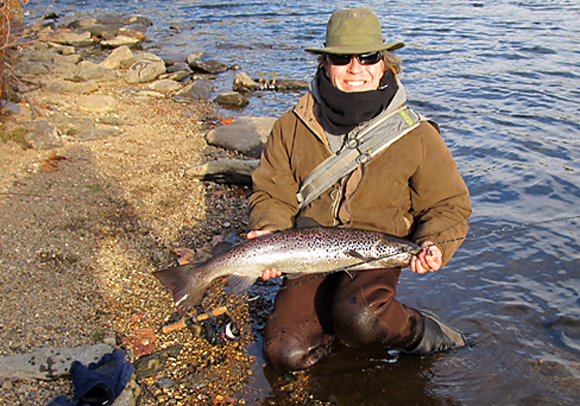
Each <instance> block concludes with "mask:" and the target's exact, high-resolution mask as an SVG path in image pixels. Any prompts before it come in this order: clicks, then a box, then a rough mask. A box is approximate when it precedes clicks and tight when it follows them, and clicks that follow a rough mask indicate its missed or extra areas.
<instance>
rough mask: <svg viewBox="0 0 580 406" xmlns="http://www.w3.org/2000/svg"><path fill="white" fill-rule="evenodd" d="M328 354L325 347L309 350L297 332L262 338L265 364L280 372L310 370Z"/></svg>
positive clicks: (289, 331)
mask: <svg viewBox="0 0 580 406" xmlns="http://www.w3.org/2000/svg"><path fill="white" fill-rule="evenodd" d="M327 354H328V348H326V346H319V347H314V348H309V346H308V345H307V343H305V342H304V341H303V339H302V338H301V337H300V336H299V335H298V334H297V332H295V331H293V330H289V329H284V331H283V332H279V333H278V334H273V335H271V336H270V337H268V338H266V337H265V338H264V345H263V355H264V360H265V361H266V363H267V364H268V365H269V366H270V367H271V368H273V369H275V370H277V371H280V372H289V371H300V370H303V369H307V368H310V367H311V366H312V365H314V364H315V363H317V362H318V361H320V359H322V358H323V357H325V356H326V355H327Z"/></svg>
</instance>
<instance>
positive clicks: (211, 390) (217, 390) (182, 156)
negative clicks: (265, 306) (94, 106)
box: [0, 77, 254, 405]
mask: <svg viewBox="0 0 580 406" xmlns="http://www.w3.org/2000/svg"><path fill="white" fill-rule="evenodd" d="M36 79H42V77H37V78H36ZM28 89H29V90H28V91H26V92H25V93H23V94H21V96H22V101H21V103H20V104H19V105H20V107H21V108H22V109H23V110H26V111H28V112H29V114H32V115H33V116H35V117H34V118H39V119H42V118H45V117H48V116H50V115H51V114H53V113H56V112H58V113H62V114H65V115H69V116H70V115H74V116H76V117H84V118H90V119H91V120H93V121H94V122H97V123H98V122H100V121H106V122H107V123H110V124H112V126H113V127H114V128H116V129H117V130H118V135H116V136H111V137H106V138H103V139H97V140H86V141H85V140H78V139H76V138H74V137H67V136H66V135H64V134H63V136H62V138H63V143H62V146H60V147H56V148H50V149H38V148H30V147H26V146H23V144H22V143H19V142H15V141H14V140H8V141H5V142H1V143H0V156H1V157H2V158H3V159H1V160H0V213H1V214H0V228H1V229H2V230H3V232H2V233H0V247H1V248H0V288H1V290H2V293H1V295H0V354H1V355H2V356H9V355H14V354H24V353H27V352H30V351H32V350H34V349H37V348H41V347H65V348H75V347H88V346H91V345H93V344H95V343H100V342H103V341H104V342H106V343H108V344H110V345H112V346H116V347H120V348H124V349H125V350H126V351H127V354H128V359H129V360H134V359H136V358H137V357H136V356H135V353H134V351H133V350H134V345H133V344H134V343H135V341H136V340H137V339H138V338H139V334H140V332H142V331H144V330H145V329H150V330H152V331H154V332H155V334H156V342H155V343H154V344H155V348H154V352H158V351H161V350H162V349H165V348H169V347H172V346H175V345H179V346H182V348H181V351H179V354H178V355H177V356H174V357H170V358H169V359H168V360H167V361H166V363H165V366H164V368H163V369H162V370H161V371H160V372H157V373H156V374H154V375H152V376H148V377H143V378H138V383H139V386H140V387H141V395H140V398H139V400H138V404H140V405H149V404H151V405H154V404H162V403H166V402H167V403H168V404H208V403H212V402H217V403H239V404H247V403H250V404H251V403H252V401H251V399H252V394H251V393H245V394H244V393H243V391H242V389H243V388H244V386H245V385H246V384H247V383H248V380H249V379H251V376H252V371H251V368H250V366H251V363H252V361H253V358H252V357H250V356H248V354H247V351H246V347H247V346H248V345H252V343H253V341H254V337H253V333H252V320H251V317H250V316H249V314H248V309H247V305H245V304H244V305H240V306H234V307H231V310H230V311H229V315H230V317H231V318H232V319H233V320H234V321H236V322H238V324H240V326H241V328H242V336H241V338H240V340H239V341H237V342H235V343H233V344H231V345H228V346H211V345H209V344H208V343H207V340H205V338H203V337H195V336H194V335H193V334H192V333H191V332H190V331H188V330H187V329H186V330H182V331H179V332H174V333H171V334H167V335H161V334H159V333H158V329H159V327H160V326H162V325H164V324H167V323H170V322H173V321H176V313H175V309H174V307H173V299H172V297H171V295H170V294H169V292H168V291H167V290H165V289H164V288H163V287H162V286H161V285H160V283H159V282H158V281H157V280H156V279H155V278H154V277H153V276H152V274H151V273H152V271H154V270H157V269H159V268H161V267H164V266H167V265H170V264H173V263H175V261H176V259H177V258H178V255H176V254H175V250H176V249H178V248H188V249H192V250H194V252H196V255H197V257H198V258H199V257H202V256H203V255H206V256H207V255H208V254H207V252H208V250H209V248H208V247H210V246H211V244H210V243H211V242H212V241H216V237H218V239H219V237H224V238H225V237H228V236H230V235H232V234H234V235H239V234H241V233H243V232H246V231H247V227H246V216H247V213H246V210H247V209H246V204H247V197H248V193H249V190H248V189H247V188H242V187H235V186H223V185H218V184H214V183H211V182H201V181H196V180H192V179H187V178H185V177H184V176H183V173H184V171H185V170H186V169H187V168H189V167H190V166H193V165H196V164H199V163H203V162H208V161H212V160H215V159H217V158H223V157H236V153H233V152H228V151H225V150H222V149H219V148H216V147H211V146H208V145H207V143H206V142H205V140H204V135H205V134H206V133H207V132H208V131H209V130H210V129H212V128H215V127H216V126H219V125H223V124H222V121H223V120H226V119H229V118H230V117H223V116H221V115H220V114H218V113H217V112H216V108H215V107H214V105H213V104H212V103H211V102H208V101H204V100H193V101H190V102H187V103H179V102H174V101H172V100H171V99H169V98H163V97H148V96H143V95H142V94H140V93H136V92H135V91H134V90H139V89H147V88H146V85H144V84H142V85H141V84H137V85H129V84H127V83H126V81H125V80H124V79H122V78H121V79H118V80H114V81H108V82H104V83H99V88H98V90H97V91H95V92H94V93H93V94H94V95H108V96H112V97H114V98H115V100H116V101H117V102H118V106H117V108H116V110H115V111H114V112H108V113H105V114H103V113H98V112H94V111H87V110H85V109H83V108H81V107H80V104H81V103H80V101H81V99H83V98H84V97H86V96H85V95H79V94H70V93H68V94H67V93H49V92H46V91H43V90H41V89H39V88H38V87H35V86H29V87H28ZM128 90H132V91H128ZM31 118H33V117H28V119H31ZM19 120H20V122H19ZM26 120H27V117H26V114H25V113H22V114H20V115H14V114H7V115H5V116H4V117H3V118H2V121H3V123H4V124H5V125H6V127H5V128H4V129H8V128H12V129H13V128H18V126H19V125H22V124H24V122H25V121H26ZM214 285H215V286H212V287H211V288H210V289H209V292H208V294H207V295H206V297H205V298H204V299H203V300H202V302H201V303H200V310H201V311H206V310H210V309H211V308H213V307H214V306H218V305H226V304H228V305H229V304H232V303H234V302H235V303H237V302H238V301H239V299H238V298H234V297H232V296H231V295H228V294H226V293H224V291H223V281H217V283H216V284H214ZM0 384H1V386H0V404H4V405H46V404H48V403H49V402H50V401H51V400H53V399H54V398H55V397H56V396H58V395H61V394H66V395H68V396H69V397H72V394H73V386H72V383H71V381H70V377H69V376H64V377H62V378H59V379H56V380H52V381H43V380H38V381H37V380H20V379H7V380H4V381H2V382H1V383H0Z"/></svg>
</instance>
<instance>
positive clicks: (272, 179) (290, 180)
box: [249, 116, 299, 231]
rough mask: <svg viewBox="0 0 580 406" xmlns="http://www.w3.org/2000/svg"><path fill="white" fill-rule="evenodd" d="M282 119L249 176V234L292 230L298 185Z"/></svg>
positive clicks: (296, 205) (296, 210) (296, 208)
mask: <svg viewBox="0 0 580 406" xmlns="http://www.w3.org/2000/svg"><path fill="white" fill-rule="evenodd" d="M284 118H285V116H282V117H281V118H280V119H278V121H277V122H276V123H275V124H274V127H273V128H272V132H271V134H270V136H269V138H268V142H267V143H266V147H265V149H264V151H263V152H262V156H261V159H260V164H259V165H258V168H257V169H256V170H255V171H254V174H253V175H252V180H253V193H252V195H251V196H250V201H249V208H250V222H249V225H250V228H251V229H252V230H263V229H264V230H271V231H276V230H284V229H287V228H291V227H293V226H294V219H295V216H296V213H297V212H298V201H297V199H296V193H297V192H298V188H299V185H298V183H297V182H296V180H295V176H294V175H293V172H292V169H291V167H290V148H289V147H288V141H287V140H285V137H286V138H291V137H289V135H288V134H287V132H289V131H288V130H289V129H288V128H285V129H284V131H283V130H282V129H283V127H284V126H283V122H284Z"/></svg>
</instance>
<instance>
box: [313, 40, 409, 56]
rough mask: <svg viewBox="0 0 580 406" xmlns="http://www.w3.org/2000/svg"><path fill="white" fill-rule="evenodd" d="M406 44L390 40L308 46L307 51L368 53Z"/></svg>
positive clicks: (398, 47) (315, 52)
mask: <svg viewBox="0 0 580 406" xmlns="http://www.w3.org/2000/svg"><path fill="white" fill-rule="evenodd" d="M404 46H405V43H404V42H390V43H388V44H373V45H360V44H358V45H336V46H332V47H324V48H320V49H317V48H306V49H305V51H306V52H310V53H312V54H367V53H369V52H377V51H385V50H386V51H389V52H390V51H396V50H397V49H401V48H403V47H404Z"/></svg>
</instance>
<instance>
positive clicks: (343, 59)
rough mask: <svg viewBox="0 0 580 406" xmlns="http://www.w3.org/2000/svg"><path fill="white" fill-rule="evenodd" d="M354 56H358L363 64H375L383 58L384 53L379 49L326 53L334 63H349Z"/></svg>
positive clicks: (328, 58) (329, 60)
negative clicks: (373, 50)
mask: <svg viewBox="0 0 580 406" xmlns="http://www.w3.org/2000/svg"><path fill="white" fill-rule="evenodd" d="M353 57H356V59H358V61H359V63H360V64H361V65H374V64H375V63H379V61H381V60H382V59H383V54H382V53H380V52H378V51H377V52H370V53H368V54H354V55H344V54H326V59H327V60H328V62H330V63H331V64H333V65H348V64H349V63H350V61H351V60H352V58H353Z"/></svg>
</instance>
